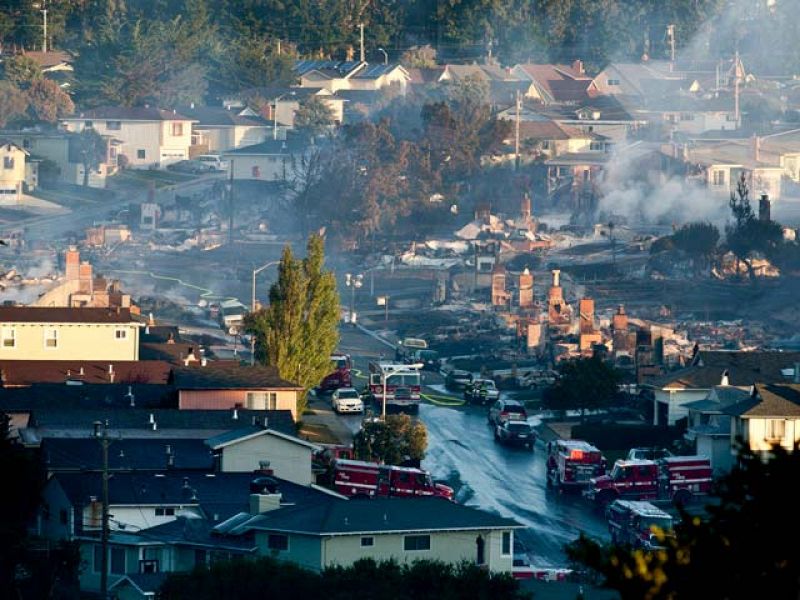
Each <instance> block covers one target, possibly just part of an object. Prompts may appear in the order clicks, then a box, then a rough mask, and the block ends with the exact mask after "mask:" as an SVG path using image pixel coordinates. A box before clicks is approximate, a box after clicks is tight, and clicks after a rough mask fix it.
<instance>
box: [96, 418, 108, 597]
mask: <svg viewBox="0 0 800 600" xmlns="http://www.w3.org/2000/svg"><path fill="white" fill-rule="evenodd" d="M94 435H95V437H97V438H98V440H99V441H100V446H101V447H102V449H103V517H102V525H101V530H100V547H101V552H102V557H101V561H100V569H101V571H100V597H101V598H102V599H103V600H106V599H107V598H108V445H109V443H110V441H109V439H108V426H107V425H106V424H105V423H103V422H102V421H95V422H94Z"/></svg>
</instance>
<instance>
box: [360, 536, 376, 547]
mask: <svg viewBox="0 0 800 600" xmlns="http://www.w3.org/2000/svg"><path fill="white" fill-rule="evenodd" d="M374 545H375V538H374V537H372V536H368V537H362V538H361V547H362V548H371V547H372V546H374Z"/></svg>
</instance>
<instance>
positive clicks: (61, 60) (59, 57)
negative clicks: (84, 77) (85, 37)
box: [22, 50, 74, 75]
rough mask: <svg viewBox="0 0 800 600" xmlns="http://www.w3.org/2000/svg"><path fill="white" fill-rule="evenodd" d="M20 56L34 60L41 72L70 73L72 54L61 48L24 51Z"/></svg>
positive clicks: (49, 73) (71, 69)
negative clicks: (43, 50)
mask: <svg viewBox="0 0 800 600" xmlns="http://www.w3.org/2000/svg"><path fill="white" fill-rule="evenodd" d="M22 56H24V57H25V58H29V59H31V60H32V61H33V62H35V63H36V64H37V65H38V66H39V68H40V69H41V70H42V73H45V74H48V75H51V74H54V73H72V71H74V69H73V68H72V59H73V57H72V55H71V54H70V53H69V52H65V51H63V50H49V51H47V52H40V51H34V50H29V51H24V52H23V53H22Z"/></svg>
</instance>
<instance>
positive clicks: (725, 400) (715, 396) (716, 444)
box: [684, 375, 750, 475]
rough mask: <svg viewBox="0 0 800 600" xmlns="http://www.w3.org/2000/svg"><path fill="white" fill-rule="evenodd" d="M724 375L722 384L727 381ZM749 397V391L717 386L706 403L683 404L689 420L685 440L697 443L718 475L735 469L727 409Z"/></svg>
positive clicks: (746, 388)
mask: <svg viewBox="0 0 800 600" xmlns="http://www.w3.org/2000/svg"><path fill="white" fill-rule="evenodd" d="M725 377H726V376H725V375H723V381H727V380H726V379H725ZM749 397H750V388H748V387H736V386H732V385H716V386H714V387H713V388H712V389H711V391H710V392H709V393H708V396H707V397H706V398H704V399H703V400H695V401H693V402H687V403H686V404H684V408H685V409H686V410H687V411H688V416H689V421H688V427H687V429H686V433H685V434H684V437H685V438H686V439H687V440H688V441H690V442H694V445H695V453H696V454H698V455H701V456H707V457H709V459H710V460H711V467H712V468H713V469H714V472H715V473H716V474H718V475H721V474H723V473H727V472H728V471H730V469H731V467H732V466H733V455H732V453H731V442H730V436H731V417H730V416H729V415H727V414H726V413H725V410H726V409H727V408H728V407H730V406H732V405H734V404H736V403H738V402H741V401H742V400H745V399H747V398H749Z"/></svg>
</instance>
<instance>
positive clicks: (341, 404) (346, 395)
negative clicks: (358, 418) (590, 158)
mask: <svg viewBox="0 0 800 600" xmlns="http://www.w3.org/2000/svg"><path fill="white" fill-rule="evenodd" d="M331 408H333V410H334V411H335V412H337V413H363V412H364V402H363V401H362V400H361V395H360V394H359V393H358V390H356V389H355V388H351V387H346V388H339V389H338V390H335V391H334V392H333V394H332V395H331Z"/></svg>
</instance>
